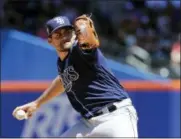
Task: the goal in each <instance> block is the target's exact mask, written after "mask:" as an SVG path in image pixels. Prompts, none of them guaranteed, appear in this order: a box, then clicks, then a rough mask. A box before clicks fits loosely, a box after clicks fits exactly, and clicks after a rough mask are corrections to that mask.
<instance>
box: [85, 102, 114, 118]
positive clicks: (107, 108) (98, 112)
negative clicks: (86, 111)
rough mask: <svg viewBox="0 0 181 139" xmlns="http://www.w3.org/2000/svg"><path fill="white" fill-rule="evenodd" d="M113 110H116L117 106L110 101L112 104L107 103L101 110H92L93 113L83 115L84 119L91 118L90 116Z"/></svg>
mask: <svg viewBox="0 0 181 139" xmlns="http://www.w3.org/2000/svg"><path fill="white" fill-rule="evenodd" d="M115 110H117V107H116V106H115V105H114V104H113V103H112V104H109V105H108V106H106V107H104V108H102V109H101V110H98V111H96V112H94V113H93V115H89V116H87V117H85V119H91V118H92V117H96V116H100V115H102V114H105V113H110V112H113V111H115Z"/></svg>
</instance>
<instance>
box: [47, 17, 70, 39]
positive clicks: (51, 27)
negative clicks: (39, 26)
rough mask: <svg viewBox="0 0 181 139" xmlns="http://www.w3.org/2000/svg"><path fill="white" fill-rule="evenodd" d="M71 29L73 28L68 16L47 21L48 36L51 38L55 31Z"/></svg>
mask: <svg viewBox="0 0 181 139" xmlns="http://www.w3.org/2000/svg"><path fill="white" fill-rule="evenodd" d="M64 27H70V28H73V26H72V24H71V23H70V21H69V19H68V18H67V17H66V16H57V17H54V18H52V19H50V20H48V21H47V23H46V30H47V34H48V36H50V35H51V34H52V33H53V32H54V31H55V30H57V29H59V28H64Z"/></svg>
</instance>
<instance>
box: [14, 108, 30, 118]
mask: <svg viewBox="0 0 181 139" xmlns="http://www.w3.org/2000/svg"><path fill="white" fill-rule="evenodd" d="M15 117H16V118H17V119H18V120H24V119H28V116H27V114H26V113H25V111H23V110H18V111H17V112H16V114H15Z"/></svg>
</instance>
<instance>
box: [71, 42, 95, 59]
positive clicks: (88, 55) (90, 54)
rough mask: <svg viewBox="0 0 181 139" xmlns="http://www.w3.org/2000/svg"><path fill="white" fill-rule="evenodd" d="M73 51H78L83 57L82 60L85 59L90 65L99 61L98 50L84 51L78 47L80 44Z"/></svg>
mask: <svg viewBox="0 0 181 139" xmlns="http://www.w3.org/2000/svg"><path fill="white" fill-rule="evenodd" d="M73 47H74V48H73V49H76V50H77V52H78V54H79V55H81V57H82V58H84V59H85V60H86V61H88V62H90V63H95V62H96V61H97V49H98V48H92V49H86V50H83V49H81V48H80V47H79V46H78V43H77V44H76V45H74V46H73Z"/></svg>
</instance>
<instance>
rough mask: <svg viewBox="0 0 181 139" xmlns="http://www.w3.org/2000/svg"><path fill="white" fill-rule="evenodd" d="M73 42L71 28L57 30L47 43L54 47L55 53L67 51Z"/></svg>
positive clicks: (73, 35)
mask: <svg viewBox="0 0 181 139" xmlns="http://www.w3.org/2000/svg"><path fill="white" fill-rule="evenodd" d="M74 40H75V34H74V31H73V29H71V28H61V29H57V30H56V31H55V32H54V33H52V35H51V37H49V38H48V42H49V43H50V44H51V45H53V46H54V47H55V49H56V50H57V51H60V52H61V51H63V52H64V51H68V50H69V49H70V48H71V47H72V45H73V43H74Z"/></svg>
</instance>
